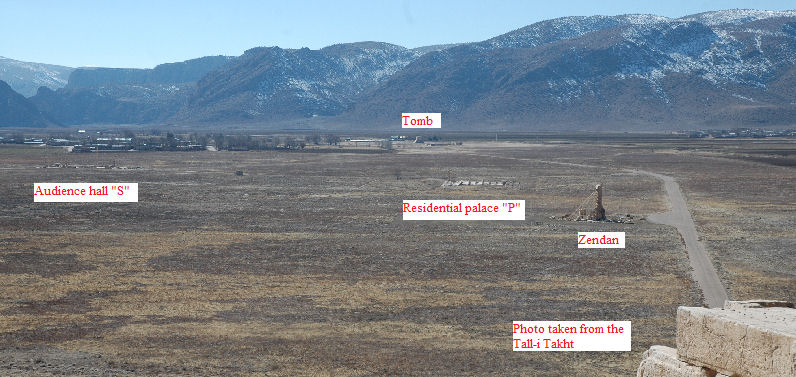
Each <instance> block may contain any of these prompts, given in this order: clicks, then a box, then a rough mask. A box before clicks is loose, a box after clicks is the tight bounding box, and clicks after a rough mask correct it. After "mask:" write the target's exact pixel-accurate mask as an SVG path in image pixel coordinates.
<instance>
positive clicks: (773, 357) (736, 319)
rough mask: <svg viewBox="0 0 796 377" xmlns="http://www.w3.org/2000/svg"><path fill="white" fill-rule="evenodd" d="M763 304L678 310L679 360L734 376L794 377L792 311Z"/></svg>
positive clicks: (795, 331)
mask: <svg viewBox="0 0 796 377" xmlns="http://www.w3.org/2000/svg"><path fill="white" fill-rule="evenodd" d="M761 302H763V301H755V302H729V303H727V304H726V305H725V307H727V308H729V309H707V308H692V307H680V308H678V309H677V356H678V358H679V359H680V360H682V361H685V362H688V363H690V364H694V365H698V366H704V367H707V368H709V369H713V370H716V371H718V372H720V373H723V374H726V375H732V376H750V377H755V376H796V309H793V308H792V307H788V305H779V306H777V305H772V304H770V302H768V303H767V304H761Z"/></svg>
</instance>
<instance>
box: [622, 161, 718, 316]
mask: <svg viewBox="0 0 796 377" xmlns="http://www.w3.org/2000/svg"><path fill="white" fill-rule="evenodd" d="M633 171H634V172H638V173H641V174H646V175H650V176H653V177H656V178H658V179H661V180H663V184H664V187H665V189H666V196H667V197H668V198H669V203H671V206H672V209H671V211H669V212H665V213H661V214H655V215H651V216H649V217H647V218H648V219H649V220H650V221H652V222H655V223H659V224H665V225H671V226H673V227H675V228H677V231H678V232H680V235H681V236H682V237H683V241H684V242H685V248H686V251H688V260H689V261H690V262H691V268H693V269H694V280H696V282H697V284H698V285H699V287H700V288H701V289H702V294H703V295H704V296H705V304H707V306H708V307H711V308H720V307H723V306H724V301H726V300H727V299H728V296H727V290H726V289H725V288H724V285H722V284H721V280H719V275H718V274H716V269H715V268H714V267H713V264H712V263H711V262H710V259H709V258H708V255H707V253H706V252H705V246H704V245H703V244H702V242H700V241H699V237H698V235H697V230H696V225H695V224H694V220H693V219H692V218H691V213H689V212H688V207H687V206H686V204H685V198H683V193H682V192H680V185H678V184H677V182H675V181H674V178H672V177H669V176H666V175H662V174H657V173H653V172H649V171H644V170H633Z"/></svg>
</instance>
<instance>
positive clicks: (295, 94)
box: [177, 42, 422, 121]
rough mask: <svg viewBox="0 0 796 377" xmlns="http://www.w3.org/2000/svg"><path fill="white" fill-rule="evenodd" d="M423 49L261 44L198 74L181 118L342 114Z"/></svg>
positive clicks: (373, 44) (379, 45)
mask: <svg viewBox="0 0 796 377" xmlns="http://www.w3.org/2000/svg"><path fill="white" fill-rule="evenodd" d="M421 54H422V53H421V52H419V51H415V50H410V49H406V48H404V47H401V46H396V45H392V44H389V43H379V42H359V43H346V44H337V45H333V46H329V47H325V48H322V49H320V50H310V49H308V48H302V49H298V50H289V49H282V48H279V47H258V48H253V49H250V50H248V51H246V52H245V53H244V54H243V55H242V56H240V57H239V58H238V59H237V60H236V61H235V62H233V63H231V64H230V65H229V66H228V67H227V69H224V70H219V71H216V72H212V73H210V74H208V75H207V76H205V77H204V78H202V79H201V80H199V82H198V83H197V90H196V95H195V96H194V97H193V98H192V99H191V101H190V103H189V106H187V107H186V108H185V109H184V110H183V111H182V112H181V113H180V114H178V116H177V119H199V120H211V121H223V120H227V119H233V120H239V119H284V118H294V117H298V118H302V117H313V116H319V115H323V116H329V115H337V114H340V113H341V112H343V111H344V110H345V109H347V108H348V107H350V106H351V105H352V104H353V103H354V102H355V101H356V100H358V99H359V98H362V96H363V95H364V94H365V93H367V92H368V91H369V90H371V89H372V88H373V87H375V86H376V85H378V84H379V83H380V82H381V81H383V80H384V79H385V78H387V77H390V76H391V75H393V74H394V73H395V72H397V71H399V70H401V69H402V68H403V67H404V66H406V65H407V64H409V63H411V62H412V61H413V60H414V59H416V58H417V57H418V56H420V55H421Z"/></svg>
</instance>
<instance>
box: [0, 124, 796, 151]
mask: <svg viewBox="0 0 796 377" xmlns="http://www.w3.org/2000/svg"><path fill="white" fill-rule="evenodd" d="M673 134H674V135H677V136H680V137H684V138H716V139H724V138H756V139H757V138H779V137H796V129H781V130H771V129H763V128H732V129H706V130H698V131H676V132H673ZM393 142H399V143H400V142H403V143H419V144H423V143H425V144H426V145H428V146H437V145H460V144H461V142H460V141H442V140H441V138H440V137H438V136H427V137H425V138H424V137H421V136H416V137H410V136H390V137H388V138H382V139H380V138H369V139H356V138H350V137H340V136H337V135H335V134H331V133H326V134H320V133H313V134H309V135H303V136H298V135H226V134H221V133H205V134H200V133H187V134H174V133H172V132H160V131H157V130H152V131H150V132H148V133H134V132H133V131H131V130H122V131H112V130H104V131H96V130H90V131H89V130H75V131H73V132H71V133H69V132H53V133H52V134H51V135H50V136H33V137H31V136H30V135H24V134H22V133H19V132H17V133H13V134H5V135H2V136H0V144H25V145H41V146H45V145H46V146H53V147H64V148H67V149H69V150H70V151H71V152H73V153H87V152H125V151H203V150H228V151H248V150H277V149H281V150H303V149H305V148H319V147H322V146H327V147H329V146H335V147H359V148H362V147H365V148H367V147H370V148H378V149H387V150H389V149H392V144H393Z"/></svg>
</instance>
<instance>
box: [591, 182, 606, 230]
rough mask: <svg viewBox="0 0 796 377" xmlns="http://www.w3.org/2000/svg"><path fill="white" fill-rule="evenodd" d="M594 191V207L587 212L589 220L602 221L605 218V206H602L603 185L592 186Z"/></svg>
mask: <svg viewBox="0 0 796 377" xmlns="http://www.w3.org/2000/svg"><path fill="white" fill-rule="evenodd" d="M594 192H595V195H596V200H595V203H594V209H593V210H591V213H589V217H588V219H589V220H593V221H603V220H605V208H604V207H603V186H602V185H597V187H595V188H594Z"/></svg>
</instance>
